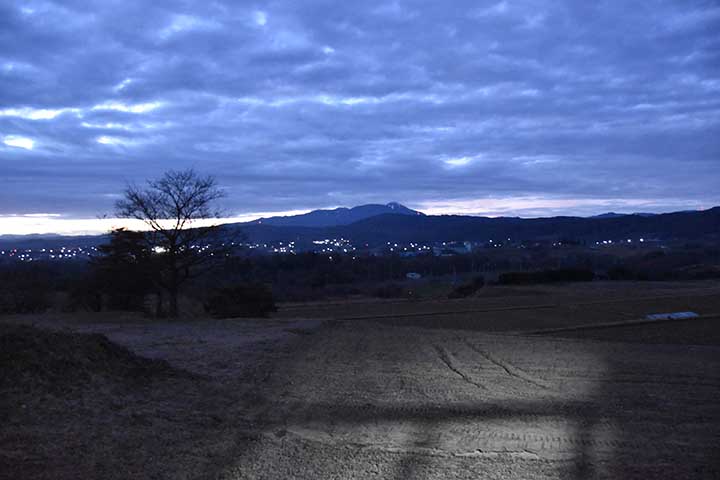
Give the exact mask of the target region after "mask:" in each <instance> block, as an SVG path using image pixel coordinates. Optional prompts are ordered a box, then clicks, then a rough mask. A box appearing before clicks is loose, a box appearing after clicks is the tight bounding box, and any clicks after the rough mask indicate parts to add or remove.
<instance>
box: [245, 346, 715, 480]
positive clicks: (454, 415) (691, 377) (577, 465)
mask: <svg viewBox="0 0 720 480" xmlns="http://www.w3.org/2000/svg"><path fill="white" fill-rule="evenodd" d="M373 338H377V337H373V336H372V334H369V335H367V338H359V339H358V342H357V345H353V344H352V342H349V341H347V340H346V339H345V340H342V339H341V340H342V341H345V342H347V343H346V344H342V342H341V344H340V345H339V349H342V350H343V352H344V355H343V359H342V361H343V362H344V363H343V364H342V365H341V366H340V367H339V372H341V374H337V377H338V378H342V380H341V383H340V384H338V385H337V388H336V389H334V387H333V385H331V384H328V385H327V388H325V389H324V390H322V391H323V392H325V393H326V394H327V395H326V398H325V399H322V400H321V401H313V400H310V399H308V401H305V400H304V395H305V394H304V392H305V391H307V390H303V384H304V383H310V382H312V381H313V380H311V379H312V378H313V376H312V375H309V376H306V377H305V380H307V382H304V381H303V379H302V378H300V380H299V381H297V382H290V384H291V385H293V387H291V393H292V394H291V395H290V396H289V397H288V395H287V393H288V392H287V391H282V389H280V390H278V391H275V392H272V393H271V394H270V395H271V396H275V397H276V398H281V397H283V396H285V398H294V400H293V401H290V402H287V403H285V404H284V409H285V411H286V412H289V413H288V414H287V415H286V416H285V418H284V419H282V421H281V423H282V424H283V425H284V426H285V427H287V428H288V429H292V428H293V427H297V428H299V429H301V430H302V429H305V430H306V431H314V430H316V431H319V432H322V433H323V434H326V437H324V440H323V441H318V442H313V441H312V439H311V441H310V442H309V444H307V445H305V446H303V447H302V448H297V449H295V450H292V452H294V453H293V454H294V455H296V456H302V455H306V454H307V455H308V457H307V459H300V458H292V460H291V462H292V463H293V464H294V463H295V462H298V463H302V462H308V463H310V464H313V461H317V460H318V459H320V458H327V459H329V461H334V462H338V458H341V459H346V460H341V461H340V462H339V463H341V464H339V465H338V464H333V465H331V466H327V465H326V466H323V468H322V469H320V470H322V471H313V472H312V474H313V475H310V474H308V475H302V474H299V475H297V477H296V478H327V477H333V478H343V477H345V476H348V474H349V473H350V472H351V473H350V474H351V475H354V476H352V478H362V475H359V474H358V471H357V470H355V468H356V467H357V466H358V463H352V462H351V461H350V460H349V459H352V458H354V457H353V455H354V454H350V453H341V454H338V453H337V452H334V453H329V452H327V451H325V450H324V449H335V447H345V449H350V450H351V451H352V450H353V449H356V453H357V455H358V456H362V455H365V457H363V458H365V459H368V458H370V457H368V455H370V456H372V455H373V447H374V446H375V445H374V444H372V443H371V444H368V443H367V442H364V443H362V444H361V443H354V442H353V441H348V440H347V439H343V438H341V436H338V437H337V438H336V437H335V434H336V433H337V430H336V429H338V428H339V429H340V431H345V432H353V431H356V432H357V431H364V429H365V427H368V426H370V427H371V429H372V428H375V427H376V426H378V425H387V426H390V427H389V429H388V430H382V429H381V430H377V431H390V430H392V429H393V428H395V427H396V426H398V425H402V426H403V427H404V432H405V433H404V436H403V437H402V438H401V439H400V441H399V443H396V444H393V443H392V442H391V439H389V438H388V439H387V440H388V442H390V443H391V444H392V445H396V447H392V448H391V449H390V450H387V451H391V452H392V454H393V455H391V457H394V460H393V462H394V463H393V464H392V465H389V464H383V465H382V466H381V467H380V468H382V469H383V471H382V472H381V474H380V476H379V477H380V478H396V479H398V480H400V479H424V478H477V475H483V474H484V473H485V474H487V475H486V476H487V477H488V478H528V475H531V476H533V475H534V474H538V475H536V476H538V477H542V478H572V479H587V478H608V479H609V478H636V479H647V478H666V479H673V480H674V479H678V478H718V477H719V476H720V464H718V460H717V459H718V458H720V455H718V453H720V452H719V451H718V447H717V445H720V406H719V402H718V400H717V399H718V398H720V376H718V373H717V372H719V371H720V370H719V369H718V367H720V358H718V355H717V352H718V350H717V347H708V346H706V347H696V346H692V345H652V346H650V345H640V346H637V345H635V347H637V348H636V350H635V351H633V352H631V353H628V354H625V353H624V351H625V350H626V349H631V348H633V346H627V347H625V346H624V345H623V344H619V343H614V344H602V343H597V342H587V343H584V342H583V343H580V342H576V341H570V342H568V341H567V340H558V342H557V343H558V345H560V346H561V347H562V345H563V342H565V343H566V344H567V345H568V346H571V347H572V348H574V349H576V351H577V352H578V353H580V354H581V353H586V354H587V355H586V359H585V361H592V362H597V364H598V365H600V364H602V365H601V367H600V368H596V369H594V370H593V369H586V370H584V371H583V370H582V368H581V370H577V371H576V372H575V373H574V375H577V376H576V377H573V376H572V375H570V374H569V373H568V374H567V375H568V376H567V377H563V378H562V382H570V383H572V382H581V383H582V382H585V384H586V385H591V387H590V388H587V389H586V390H585V393H584V394H583V395H582V396H577V395H574V396H573V395H564V393H563V391H562V387H558V389H557V390H556V391H555V392H554V393H555V394H557V395H555V397H553V398H550V397H548V396H543V395H538V396H537V397H536V398H532V397H530V398H524V399H517V400H514V399H511V400H505V401H499V400H498V399H497V398H493V399H491V400H487V401H485V400H479V401H472V400H467V398H466V399H464V400H458V401H452V402H445V403H443V402H442V398H431V397H428V399H427V401H423V400H422V399H421V398H418V399H417V401H412V400H407V399H405V400H403V399H402V395H403V393H404V392H402V391H398V392H397V394H398V395H397V397H395V398H397V400H391V401H388V400H387V398H388V397H387V396H386V397H383V395H384V394H385V393H387V392H388V391H391V390H392V389H393V388H395V387H396V385H390V384H372V383H369V382H368V380H367V379H368V378H370V377H367V376H364V372H366V371H367V370H368V369H369V368H382V369H383V370H386V371H391V372H403V371H405V369H408V368H413V367H417V365H422V364H423V363H422V362H427V360H428V359H427V358H425V357H423V356H422V355H421V354H420V353H419V349H418V352H416V353H412V354H406V355H405V356H402V353H397V352H391V351H385V352H382V351H378V350H376V351H375V352H369V353H368V355H367V356H373V355H375V356H377V355H379V354H382V355H385V354H387V355H388V357H387V358H385V359H384V360H383V361H382V363H381V364H380V367H378V364H377V363H375V364H371V363H366V362H367V361H368V359H367V356H365V357H363V355H362V354H360V352H363V351H364V350H366V349H368V348H369V345H371V343H372V342H373ZM548 340H550V341H554V340H556V339H552V338H550V339H548ZM525 341H526V342H528V340H527V338H526V339H525ZM538 341H540V339H538ZM325 346H326V345H325ZM306 347H308V351H306V352H298V356H297V359H296V360H297V363H296V368H297V369H298V370H297V371H303V370H304V371H316V368H317V366H318V364H317V363H314V362H315V361H317V358H322V355H323V353H324V352H325V351H324V350H323V348H324V347H323V346H321V347H319V348H316V347H314V346H313V345H312V344H306ZM413 347H414V345H412V344H411V343H408V344H407V345H402V344H397V345H394V348H396V349H398V351H401V350H402V349H403V348H407V349H412V348H413ZM378 348H383V347H378ZM602 352H605V353H602ZM393 355H396V356H393ZM304 359H311V360H310V361H311V362H313V363H309V364H308V363H303V362H304ZM336 360H337V357H333V352H330V353H329V355H328V356H327V358H324V359H323V361H324V362H326V364H327V363H329V362H333V361H336ZM554 360H555V359H554V358H548V359H546V363H547V365H553V363H554ZM374 361H376V362H377V358H375V359H374ZM371 365H375V367H372V366H371ZM578 371H580V372H581V373H582V374H580V373H577V372H578ZM336 373H337V372H336ZM290 374H291V375H292V372H290ZM508 374H509V375H510V376H512V375H511V374H512V371H508ZM552 374H553V375H561V376H562V375H565V374H563V373H562V372H561V374H558V373H557V372H552ZM393 375H394V374H393ZM462 375H463V374H462V372H458V376H462ZM323 378H324V377H322V375H320V376H319V377H318V379H319V380H318V385H320V387H319V388H322V386H323V385H324V384H323ZM388 379H391V378H390V376H386V377H384V378H383V380H388ZM427 380H428V382H433V381H434V380H435V379H434V378H432V377H428V378H427ZM445 380H447V378H445ZM456 380H457V381H458V382H462V381H463V380H465V381H468V380H467V379H464V378H463V379H460V378H457V379H456ZM505 380H507V378H506V379H505ZM512 380H513V381H520V380H518V379H517V378H513V379H512ZM562 382H560V383H559V385H563V383H562ZM457 385H458V386H461V387H462V386H464V387H465V388H469V389H472V388H474V387H472V386H468V385H464V384H463V383H458V384H457ZM353 388H355V389H356V390H357V391H359V392H362V393H368V394H369V395H370V397H366V398H371V399H372V398H373V396H376V395H377V397H378V401H377V402H375V401H373V402H371V403H369V402H368V403H364V404H363V403H361V402H358V400H357V398H352V396H348V395H347V393H346V392H352V389H353ZM478 388H487V389H492V388H493V384H487V385H486V386H483V385H479V386H478ZM338 389H339V390H343V391H342V392H340V391H339V390H338ZM468 391H471V390H468ZM478 392H479V394H481V393H482V392H480V391H478ZM415 393H416V392H415ZM315 398H318V397H315ZM383 398H385V400H382V399H383ZM438 400H440V402H438ZM503 424H504V425H506V426H507V428H505V430H502V428H500V429H498V428H497V427H498V425H501V426H502V425H503ZM458 425H461V426H463V425H464V426H467V428H466V431H465V432H464V434H466V436H467V438H473V439H474V442H473V444H474V445H479V448H477V450H471V448H473V447H472V446H470V445H455V448H450V449H447V448H445V449H444V448H443V447H446V446H447V440H448V438H450V437H452V435H453V433H448V432H449V431H450V430H449V429H452V428H456V429H457V428H458ZM548 425H551V426H552V425H554V427H552V428H549V429H546V428H547V426H548ZM558 425H561V427H558ZM318 426H320V427H319V428H318ZM473 428H474V429H475V430H473ZM323 429H329V430H323ZM468 429H469V430H468ZM553 429H554V430H553ZM468 431H470V434H468ZM473 432H474V433H476V434H477V435H474V434H473ZM283 435H285V434H283ZM316 440H317V439H316ZM323 442H325V443H323ZM384 443H387V442H384ZM323 445H325V446H323ZM377 446H378V448H379V449H381V450H382V448H383V446H382V445H377ZM398 447H399V448H398ZM463 447H464V448H463ZM282 448H285V447H282ZM306 448H307V449H308V450H306ZM313 449H315V453H314V454H312V455H317V456H315V457H313V456H312V455H311V454H310V453H307V452H309V451H311V450H313ZM340 450H341V451H343V452H345V450H344V449H343V448H340ZM458 452H461V453H458ZM257 454H260V455H263V454H264V452H262V451H261V452H258V451H255V452H254V453H253V455H257ZM325 454H327V457H325ZM338 455H341V456H340V457H338ZM342 455H349V457H347V458H346V457H342ZM377 458H378V459H379V458H385V460H382V461H387V458H388V457H387V456H385V457H377ZM475 459H478V462H477V463H473V461H474V460H475ZM548 459H549V460H553V461H551V462H546V461H545V460H548ZM248 460H250V459H249V458H245V460H244V461H245V462H247V461H248ZM376 460H377V459H376ZM343 461H346V462H347V463H345V464H342V462H343ZM357 461H358V462H362V461H366V460H362V461H360V460H357ZM373 461H374V460H373ZM377 461H381V460H377ZM369 463H372V462H369ZM485 467H487V468H489V469H490V470H489V471H487V472H484V471H482V470H480V471H479V470H478V469H482V468H485ZM503 472H505V473H504V474H503ZM270 477H272V475H270V476H268V477H263V478H270ZM242 478H246V477H244V476H243V477H242ZM247 478H254V477H252V476H251V477H247Z"/></svg>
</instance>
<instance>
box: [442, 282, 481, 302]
mask: <svg viewBox="0 0 720 480" xmlns="http://www.w3.org/2000/svg"><path fill="white" fill-rule="evenodd" d="M484 286H485V279H484V278H483V277H475V278H473V279H472V280H471V281H469V282H468V283H463V284H462V285H458V286H457V287H455V288H454V289H453V290H452V291H451V292H450V293H448V298H465V297H469V296H470V295H474V294H475V293H477V291H478V290H480V289H481V288H482V287H484Z"/></svg>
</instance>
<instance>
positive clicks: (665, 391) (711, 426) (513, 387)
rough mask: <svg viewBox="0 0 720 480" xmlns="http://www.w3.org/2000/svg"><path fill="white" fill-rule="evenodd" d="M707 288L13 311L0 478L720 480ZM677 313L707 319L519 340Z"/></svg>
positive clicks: (4, 339) (717, 343) (5, 349)
mask: <svg viewBox="0 0 720 480" xmlns="http://www.w3.org/2000/svg"><path fill="white" fill-rule="evenodd" d="M718 293H720V287H719V286H718V285H716V284H712V283H703V284H692V285H690V284H663V283H656V284H623V285H608V284H592V285H585V286H581V287H574V286H572V287H571V286H553V287H552V288H544V287H537V286H533V287H532V288H527V289H523V288H513V289H505V290H503V289H498V290H493V289H488V290H486V291H485V292H482V293H481V294H480V295H479V296H478V297H477V298H471V299H467V300H459V301H440V300H437V301H434V302H388V301H379V302H372V301H365V302H358V301H352V302H332V303H327V304H324V305H323V304H312V305H286V306H283V308H281V311H280V312H278V314H277V315H276V316H275V318H273V319H257V320H252V319H245V320H239V319H238V320H223V321H219V320H208V319H202V320H201V319H198V320H197V321H187V320H183V321H178V322H155V321H152V320H149V319H144V318H141V317H137V316H133V315H124V314H107V315H97V314H93V315H90V314H87V315H67V314H65V315H42V316H18V317H4V318H1V319H0V348H1V350H0V375H2V377H1V378H0V478H3V479H5V478H7V479H23V478H40V479H42V478H53V479H56V478H59V479H65V478H68V479H69V478H109V479H120V478H141V479H145V478H147V479H150V478H153V479H155V478H168V479H176V478H187V479H195V478H200V479H205V478H207V479H210V478H221V479H245V478H248V479H250V478H253V479H254V478H267V479H281V478H301V479H324V478H343V479H344V478H351V479H352V478H357V479H360V478H362V479H365V478H377V479H408V478H417V479H421V478H422V479H425V478H438V479H440V478H442V479H447V478H468V479H469V478H472V479H476V478H523V479H526V478H540V479H543V478H547V479H550V478H583V479H584V478H606V479H615V478H637V479H646V478H664V479H684V478H687V479H690V478H693V479H695V478H708V479H710V478H720V463H718V459H719V458H720V455H718V453H719V452H718V447H717V445H720V402H719V401H718V399H719V398H720V319H719V318H717V317H713V316H712V315H713V314H716V313H718V312H719V311H720V308H718V307H720V304H719V303H718V298H719V297H720V295H718ZM548 304H549V305H551V306H550V307H548V306H546V305H548ZM673 309H675V310H693V311H697V312H698V313H699V314H701V315H702V318H701V319H699V320H689V321H684V322H663V323H657V324H643V325H632V326H620V327H612V328H590V329H579V330H571V331H566V332H548V333H546V334H542V335H537V334H533V335H530V334H528V333H527V332H529V331H531V330H539V329H542V328H553V329H555V328H563V327H568V326H571V327H572V326H577V325H585V324H592V323H605V322H614V321H622V320H625V319H628V320H629V319H636V318H641V317H642V316H644V315H646V314H648V313H659V312H665V311H673ZM458 311H461V312H465V313H457V312H458ZM472 312H475V313H472ZM403 313H409V314H411V315H409V316H407V315H406V316H402V314H403ZM423 313H427V314H429V315H427V316H422V315H415V314H423ZM363 316H364V317H373V316H374V317H375V318H366V319H364V320H360V319H357V317H363ZM378 317H379V318H378ZM30 324H32V325H34V326H29V325H30ZM427 327H430V328H427Z"/></svg>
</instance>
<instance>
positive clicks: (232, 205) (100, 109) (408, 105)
mask: <svg viewBox="0 0 720 480" xmlns="http://www.w3.org/2000/svg"><path fill="white" fill-rule="evenodd" d="M631 3H632V5H631ZM718 139H720V4H719V3H718V2H717V1H712V0H710V1H699V0H698V1H695V0H684V1H674V0H647V1H644V2H627V1H626V0H607V1H592V2H586V1H577V0H565V1H556V2H547V1H543V0H512V1H511V0H507V1H500V2H497V1H489V2H482V1H477V0H472V1H461V0H453V1H452V2H439V1H396V2H391V1H388V0H382V1H361V2H338V1H329V0H303V1H292V0H288V1H284V2H268V3H260V2H258V3H251V2H237V1H229V0H228V1H226V2H223V1H211V0H209V1H203V2H188V1H183V2H172V1H165V0H156V1H152V2H149V1H145V0H122V1H111V0H98V1H96V2H89V1H85V0H83V1H79V0H78V1H75V0H62V1H58V2H49V1H32V0H28V1H16V2H13V1H3V2H1V3H0V233H20V232H23V233H25V232H27V231H41V230H56V231H59V230H63V229H65V230H68V231H69V230H73V231H79V230H91V229H92V228H95V227H97V228H99V227H98V225H99V224H95V227H91V223H92V221H88V220H82V219H94V218H96V217H97V216H98V215H104V214H107V215H110V216H112V211H113V203H114V201H115V200H116V199H117V196H118V194H119V193H120V192H121V191H122V189H123V186H124V185H125V184H126V183H127V182H139V181H142V180H143V179H146V178H152V177H156V176H158V175H160V174H162V172H164V171H165V170H167V169H171V168H174V169H179V168H186V167H194V168H196V169H197V170H199V171H202V172H205V173H209V174H213V175H215V176H217V177H218V180H219V182H220V184H221V185H222V186H223V187H224V188H225V189H226V191H227V198H226V200H225V203H224V207H225V208H226V209H227V210H228V211H229V212H230V214H231V215H233V216H238V217H247V216H256V215H257V214H264V215H267V214H268V213H269V212H284V211H290V210H293V211H294V210H306V209H312V208H322V207H335V206H341V205H344V206H351V205H357V204H362V203H369V202H383V203H385V202H389V201H399V202H401V203H404V204H406V205H408V206H410V207H413V208H417V209H420V210H423V211H425V212H428V213H466V214H487V215H519V216H536V215H553V214H559V213H563V214H579V215H590V214H596V213H601V212H606V211H609V210H615V211H625V212H632V211H669V210H680V209H694V208H708V207H710V206H713V205H717V204H720V189H718V186H719V185H720V140H718ZM63 222H65V223H63ZM63 225H65V227H63ZM70 226H71V227H72V228H70ZM10 230H12V231H10Z"/></svg>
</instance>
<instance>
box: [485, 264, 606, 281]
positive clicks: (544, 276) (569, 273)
mask: <svg viewBox="0 0 720 480" xmlns="http://www.w3.org/2000/svg"><path fill="white" fill-rule="evenodd" d="M594 278H595V273H593V271H592V270H586V269H582V268H560V269H557V270H540V271H537V272H507V273H502V274H500V276H499V277H498V283H499V284H500V285H530V284H534V283H555V282H590V281H592V280H593V279H594Z"/></svg>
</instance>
